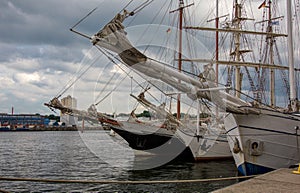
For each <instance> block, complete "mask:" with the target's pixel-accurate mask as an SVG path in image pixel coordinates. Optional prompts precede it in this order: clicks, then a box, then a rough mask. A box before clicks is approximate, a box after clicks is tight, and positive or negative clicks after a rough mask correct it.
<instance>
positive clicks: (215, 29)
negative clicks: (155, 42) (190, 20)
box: [183, 26, 288, 37]
mask: <svg viewBox="0 0 300 193" xmlns="http://www.w3.org/2000/svg"><path fill="white" fill-rule="evenodd" d="M183 28H184V29H196V30H202V31H218V32H236V33H241V34H253V35H267V36H274V37H279V36H283V37H287V36H288V35H287V34H278V33H273V32H256V31H249V30H238V29H232V28H223V29H221V28H218V29H217V28H211V27H194V26H184V27H183Z"/></svg>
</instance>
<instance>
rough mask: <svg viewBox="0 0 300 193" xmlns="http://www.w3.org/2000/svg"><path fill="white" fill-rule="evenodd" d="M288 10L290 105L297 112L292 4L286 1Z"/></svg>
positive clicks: (288, 0)
mask: <svg viewBox="0 0 300 193" xmlns="http://www.w3.org/2000/svg"><path fill="white" fill-rule="evenodd" d="M286 8H287V32H288V58H289V60H288V61H289V82H290V103H291V107H292V110H293V111H297V110H298V109H297V96H296V82H295V71H294V70H295V68H294V50H293V28H292V3H291V1H290V0H287V1H286Z"/></svg>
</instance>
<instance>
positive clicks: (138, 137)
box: [110, 126, 194, 161]
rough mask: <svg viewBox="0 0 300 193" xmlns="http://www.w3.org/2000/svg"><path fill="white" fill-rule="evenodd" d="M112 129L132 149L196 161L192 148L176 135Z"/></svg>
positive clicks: (175, 158)
mask: <svg viewBox="0 0 300 193" xmlns="http://www.w3.org/2000/svg"><path fill="white" fill-rule="evenodd" d="M110 128H111V129H112V130H113V131H115V132H116V133H117V134H118V135H120V136H121V137H122V138H123V139H124V140H126V141H127V143H128V144H129V146H130V147H131V148H132V149H135V150H142V151H146V152H149V153H152V154H155V155H160V156H169V157H173V158H174V159H173V160H178V161H194V157H193V154H192V152H191V150H190V148H189V147H186V146H185V144H184V143H183V142H182V141H181V140H180V139H178V138H177V137H175V136H174V135H166V134H162V133H159V132H155V133H151V134H146V135H144V134H139V133H134V132H130V131H127V130H125V129H123V128H119V127H113V126H110Z"/></svg>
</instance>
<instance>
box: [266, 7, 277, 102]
mask: <svg viewBox="0 0 300 193" xmlns="http://www.w3.org/2000/svg"><path fill="white" fill-rule="evenodd" d="M268 5H269V6H268V9H269V16H268V17H269V19H268V29H267V32H270V33H272V32H273V27H272V9H271V8H272V2H271V1H269V2H268ZM267 39H269V43H270V50H269V52H270V64H274V51H273V48H274V37H273V36H267ZM275 103H276V102H275V71H274V69H270V105H271V107H275Z"/></svg>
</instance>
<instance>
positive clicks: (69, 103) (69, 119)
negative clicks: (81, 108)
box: [60, 95, 78, 126]
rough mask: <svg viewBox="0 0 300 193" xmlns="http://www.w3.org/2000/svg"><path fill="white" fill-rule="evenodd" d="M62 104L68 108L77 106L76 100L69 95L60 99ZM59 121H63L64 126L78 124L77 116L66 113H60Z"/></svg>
mask: <svg viewBox="0 0 300 193" xmlns="http://www.w3.org/2000/svg"><path fill="white" fill-rule="evenodd" d="M61 103H62V105H64V106H65V107H69V108H77V100H76V99H75V98H73V97H71V96H70V95H68V96H67V97H65V98H62V99H61ZM60 122H63V123H65V124H66V126H73V125H76V126H77V124H78V117H74V116H71V115H66V114H62V113H60Z"/></svg>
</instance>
